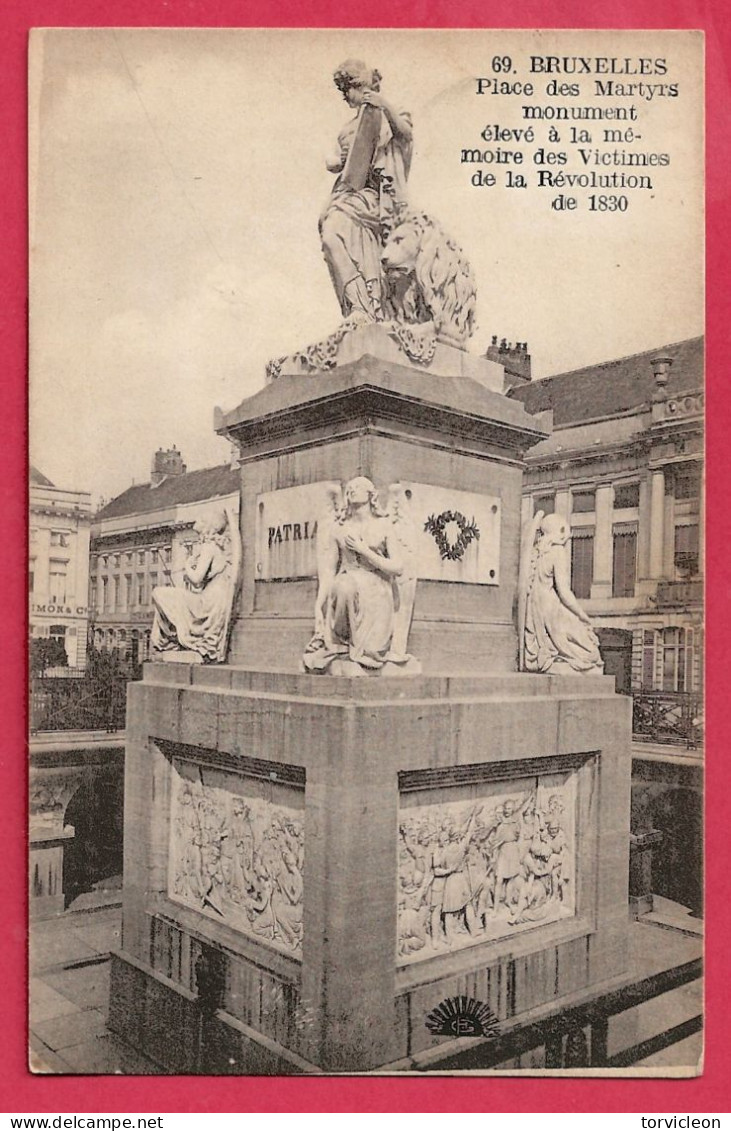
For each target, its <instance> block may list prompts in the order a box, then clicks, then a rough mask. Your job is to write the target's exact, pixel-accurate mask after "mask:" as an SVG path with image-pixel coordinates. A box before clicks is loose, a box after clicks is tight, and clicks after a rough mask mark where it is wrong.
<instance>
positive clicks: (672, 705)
mask: <svg viewBox="0 0 731 1131" xmlns="http://www.w3.org/2000/svg"><path fill="white" fill-rule="evenodd" d="M632 737H633V739H634V741H635V742H662V743H669V744H672V745H675V746H683V747H685V749H686V750H695V749H696V748H697V747H699V746H701V745H702V744H703V700H702V698H701V696H700V695H696V694H694V693H693V692H690V691H635V692H633V694H632Z"/></svg>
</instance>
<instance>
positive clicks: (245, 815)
mask: <svg viewBox="0 0 731 1131" xmlns="http://www.w3.org/2000/svg"><path fill="white" fill-rule="evenodd" d="M172 773H173V784H172V790H171V809H170V851H169V857H168V895H169V897H170V898H171V899H173V900H175V901H177V902H178V903H183V904H185V905H186V906H188V907H192V908H195V910H196V911H200V912H201V913H202V914H204V915H207V916H208V917H209V918H211V919H215V920H217V921H218V922H221V923H225V924H226V926H228V927H232V928H233V929H234V930H237V931H241V933H242V934H245V935H247V936H249V937H250V938H253V939H257V940H259V941H264V942H267V943H270V944H271V945H273V946H275V947H277V948H279V949H281V950H284V951H286V952H287V953H288V954H292V955H295V956H297V957H300V956H301V953H302V908H303V879H302V875H303V867H304V811H303V809H302V808H295V807H293V806H292V805H287V804H281V803H279V801H278V799H276V800H275V799H274V798H273V797H271V796H270V797H267V796H263V795H259V796H257V795H256V791H257V787H259V790H260V792H265V791H266V790H267V789H268V786H267V785H266V784H265V783H261V784H260V783H258V782H253V781H251V780H249V779H245V778H242V777H239V776H238V775H236V774H232V773H228V772H226V771H223V770H214V769H199V767H198V766H196V765H193V764H192V763H188V762H185V761H183V760H178V759H174V760H173V765H172ZM280 788H282V787H280ZM249 789H250V790H251V792H246V791H247V790H249ZM272 792H273V791H272ZM290 793H293V791H290ZM293 796H295V797H296V794H293Z"/></svg>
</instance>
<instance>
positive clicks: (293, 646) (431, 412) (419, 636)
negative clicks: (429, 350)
mask: <svg viewBox="0 0 731 1131" xmlns="http://www.w3.org/2000/svg"><path fill="white" fill-rule="evenodd" d="M374 329H377V328H374ZM388 344H390V343H388ZM384 352H386V351H385V350H384ZM453 352H455V353H457V352H459V351H453ZM217 430H218V431H219V432H221V433H222V434H225V435H226V436H228V437H229V438H230V439H231V440H233V441H235V442H236V443H237V444H238V446H239V450H240V452H241V530H242V535H243V587H242V594H241V603H240V608H239V616H238V619H237V622H236V624H235V627H234V630H233V635H232V643H231V653H230V659H231V660H232V661H233V662H234V663H243V664H246V665H250V664H251V663H252V661H253V660H254V659H256V663H257V664H259V665H260V666H261V667H263V668H266V667H284V668H291V666H292V664H293V661H294V660H295V658H296V657H297V656H300V655H301V654H302V652H303V650H304V648H305V646H306V644H307V642H308V640H309V638H310V636H311V634H312V624H313V608H314V603H315V595H316V589H317V585H316V562H315V554H314V542H313V539H312V537H311V534H312V529H313V526H314V524H315V522H316V521H317V518H318V515H319V514H320V513H321V512H322V508H323V502H324V500H325V498H326V493H327V490H328V488H329V487H333V486H339V485H340V484H341V483H342V482H344V481H346V480H348V479H351V478H352V477H353V476H355V475H364V476H367V477H368V478H369V479H371V480H373V482H374V483H375V484H376V486H377V487H378V488H379V491H381V492H382V494H383V496H384V499H385V497H386V496H387V494H388V489H389V487H390V486H391V485H393V484H400V485H401V487H402V489H403V490H404V491H405V492H410V493H411V496H412V503H413V509H414V517H415V520H416V522H417V524H418V525H419V527H420V533H421V536H422V538H424V540H425V544H424V545H423V547H422V557H423V559H424V560H425V561H426V559H427V557H428V556H429V554H430V552H431V558H430V561H429V568H428V570H424V569H422V573H421V574H420V580H419V585H418V589H417V593H416V605H415V609H414V621H413V625H412V630H411V636H410V640H409V650H410V651H411V652H412V653H413V654H414V655H415V656H417V657H418V659H419V660H420V661H421V664H422V669H423V670H424V671H425V672H439V673H444V672H447V673H453V672H474V671H480V672H504V671H511V670H515V667H516V657H517V640H516V633H515V626H514V616H513V608H514V603H515V597H516V586H517V576H518V549H519V541H520V497H521V484H522V466H523V463H522V459H523V454H524V452H525V451H526V449H527V448H528V447H530V446H531V445H533V444H535V443H536V442H537V441H538V440H540V439H542V438H544V437H545V436H546V435H547V434H548V431H549V430H550V424H549V423H548V421H547V420H546V417H545V414H543V416H541V417H535V416H530V415H529V414H528V413H526V411H525V410H524V408H523V406H522V405H521V404H520V403H519V402H517V401H513V400H509V399H508V398H506V397H504V396H502V395H501V394H500V393H497V392H495V391H494V390H491V389H488V388H485V387H484V386H483V385H482V384H480V383H478V382H477V381H475V380H472V379H471V378H469V377H464V376H458V375H455V376H454V377H452V378H449V377H444V376H439V377H437V376H434V375H433V374H431V373H429V372H424V371H421V370H418V369H416V368H414V367H413V366H407V365H397V364H395V363H393V362H390V361H385V360H383V359H382V358H380V357H376V356H373V355H370V354H368V355H365V356H363V357H361V358H360V359H359V360H357V361H353V362H350V363H348V364H345V365H342V366H339V367H338V368H337V369H334V370H333V371H332V372H331V373H328V374H321V375H318V376H316V377H287V376H283V377H280V378H279V380H277V381H275V382H273V383H272V384H270V385H268V386H267V387H266V388H264V389H262V391H261V392H259V393H257V394H255V395H254V396H253V397H250V398H248V400H246V401H244V402H243V403H242V404H241V405H240V406H239V407H238V408H237V409H235V410H234V411H233V412H230V413H228V414H227V415H226V416H222V415H220V414H218V416H217ZM450 510H451V511H452V512H459V513H461V514H463V515H464V517H465V518H466V519H468V520H471V519H472V518H475V519H476V521H477V526H478V528H479V529H480V531H481V536H480V538H479V541H477V540H476V541H475V543H474V544H473V545H472V546H471V547H469V552H466V553H465V555H464V559H463V561H462V562H454V563H449V562H444V561H440V557H439V551H438V548H437V546H436V543H435V542H434V541H433V539H432V540H431V543H430V544H427V543H429V541H430V537H431V536H428V535H424V532H423V525H424V521H425V519H427V518H428V517H429V516H430V515H434V516H435V517H438V516H439V515H440V514H443V513H445V512H446V511H450ZM295 528H296V529H295ZM271 532H273V534H272V533H271ZM272 537H273V538H274V539H275V541H274V542H273V543H272V542H271V540H270V539H271V538H272ZM279 539H281V540H279ZM478 554H479V556H480V557H481V558H484V559H485V563H486V568H485V569H484V571H483V574H482V576H481V577H480V578H479V581H476V580H475V579H476V577H477V575H476V574H475V573H471V572H470V569H471V563H472V561H473V560H475V561H476V560H477V555H478ZM490 554H492V555H493V559H494V561H493V564H492V565H491V564H490V563H489V562H488V561H487V558H488V556H489V555H490ZM491 568H492V569H493V574H494V575H493V576H492V577H491V576H490V569H491ZM425 573H426V574H428V576H425Z"/></svg>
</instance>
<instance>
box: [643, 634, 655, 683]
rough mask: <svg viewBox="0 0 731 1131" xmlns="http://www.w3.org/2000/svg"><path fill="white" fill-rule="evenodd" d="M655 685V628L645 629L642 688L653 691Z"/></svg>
mask: <svg viewBox="0 0 731 1131" xmlns="http://www.w3.org/2000/svg"><path fill="white" fill-rule="evenodd" d="M654 687H655V630H654V629H645V631H644V632H643V634H642V688H643V690H644V691H652V690H653V689H654Z"/></svg>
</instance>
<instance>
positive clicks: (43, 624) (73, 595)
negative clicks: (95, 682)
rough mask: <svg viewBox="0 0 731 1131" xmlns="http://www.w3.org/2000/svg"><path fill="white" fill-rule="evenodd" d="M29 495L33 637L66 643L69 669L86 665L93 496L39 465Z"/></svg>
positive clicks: (32, 477) (31, 471)
mask: <svg viewBox="0 0 731 1131" xmlns="http://www.w3.org/2000/svg"><path fill="white" fill-rule="evenodd" d="M29 496H30V522H29V551H28V557H29V576H28V595H29V601H30V633H31V639H39V638H41V639H43V638H46V639H49V638H50V639H55V640H59V641H62V642H63V645H64V648H65V650H66V657H67V660H68V664H69V667H72V668H83V667H84V665H85V663H86V639H87V619H88V608H87V592H88V582H89V523H90V518H91V496H90V494H89V493H88V492H87V491H67V490H65V489H64V488H63V487H56V486H55V485H54V484H53V483H52V482H51V481H50V479H47V478H46V477H45V475H42V474H41V472H40V471H38V470H37V469H36V468H35V467H31V469H30V490H29Z"/></svg>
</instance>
